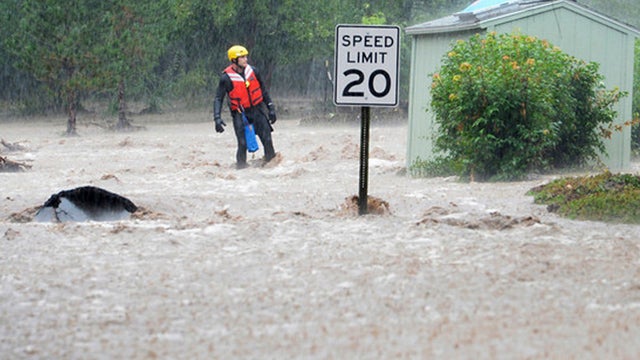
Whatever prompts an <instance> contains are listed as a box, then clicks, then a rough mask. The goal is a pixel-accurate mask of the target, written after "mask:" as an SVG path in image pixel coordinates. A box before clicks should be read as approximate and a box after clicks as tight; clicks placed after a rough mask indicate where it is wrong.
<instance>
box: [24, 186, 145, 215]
mask: <svg viewBox="0 0 640 360" xmlns="http://www.w3.org/2000/svg"><path fill="white" fill-rule="evenodd" d="M137 209H138V207H137V206H136V205H135V204H134V203H133V202H132V201H131V200H129V199H127V198H125V197H123V196H120V195H118V194H115V193H112V192H109V191H107V190H104V189H101V188H98V187H94V186H83V187H79V188H75V189H71V190H64V191H60V192H59V193H57V194H53V195H51V197H50V198H49V199H48V200H47V201H46V202H45V203H44V205H43V206H42V207H41V208H40V209H39V210H38V212H37V213H36V216H35V220H37V221H59V222H65V221H91V220H93V221H115V220H123V219H127V218H128V217H129V216H130V215H131V213H133V212H135V211H136V210H137Z"/></svg>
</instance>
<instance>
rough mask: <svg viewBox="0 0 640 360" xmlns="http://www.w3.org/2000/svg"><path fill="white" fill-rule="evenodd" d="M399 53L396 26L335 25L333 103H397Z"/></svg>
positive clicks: (388, 104)
mask: <svg viewBox="0 0 640 360" xmlns="http://www.w3.org/2000/svg"><path fill="white" fill-rule="evenodd" d="M399 53H400V28H399V27H397V26H378V25H338V26H336V42H335V62H334V64H335V77H334V78H335V82H334V92H333V100H334V102H335V104H336V105H349V106H391V107H393V106H397V105H398V72H399V71H398V70H399Z"/></svg>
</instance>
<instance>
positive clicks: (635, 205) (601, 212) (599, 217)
mask: <svg viewBox="0 0 640 360" xmlns="http://www.w3.org/2000/svg"><path fill="white" fill-rule="evenodd" d="M527 195H532V196H533V197H534V201H535V203H536V204H546V205H547V209H548V210H549V211H551V212H557V213H558V214H560V215H562V216H566V217H568V218H571V219H578V220H596V221H606V222H616V223H631V224H640V177H639V176H637V175H631V174H612V173H610V172H604V173H602V174H598V175H593V176H581V177H570V178H562V179H558V180H554V181H552V182H550V183H549V184H545V185H541V186H537V187H535V188H533V189H531V190H529V191H528V192H527Z"/></svg>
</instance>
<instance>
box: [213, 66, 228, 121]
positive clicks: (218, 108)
mask: <svg viewBox="0 0 640 360" xmlns="http://www.w3.org/2000/svg"><path fill="white" fill-rule="evenodd" d="M231 86H232V84H231V79H229V76H228V75H227V74H223V75H221V76H220V81H219V82H218V89H217V90H216V96H215V98H214V99H213V121H214V122H215V123H216V131H217V132H219V133H221V132H223V131H224V126H226V125H227V124H225V123H224V121H222V116H221V113H222V101H223V100H224V97H225V96H226V95H227V93H228V92H229V91H231Z"/></svg>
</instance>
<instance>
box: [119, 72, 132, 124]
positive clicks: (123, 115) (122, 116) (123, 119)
mask: <svg viewBox="0 0 640 360" xmlns="http://www.w3.org/2000/svg"><path fill="white" fill-rule="evenodd" d="M130 128H131V123H130V122H129V120H127V100H126V97H125V86H124V80H120V82H119V83H118V125H117V126H116V129H117V130H128V129H130Z"/></svg>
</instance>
